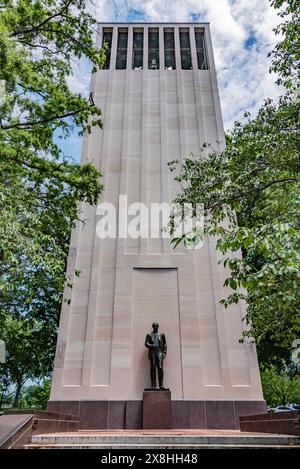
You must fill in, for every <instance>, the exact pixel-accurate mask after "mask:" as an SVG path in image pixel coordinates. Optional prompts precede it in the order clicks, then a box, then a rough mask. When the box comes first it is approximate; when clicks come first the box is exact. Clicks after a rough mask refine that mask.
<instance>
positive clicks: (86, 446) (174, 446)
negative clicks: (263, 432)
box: [24, 443, 300, 450]
mask: <svg viewBox="0 0 300 469" xmlns="http://www.w3.org/2000/svg"><path fill="white" fill-rule="evenodd" d="M24 448H25V449H146V450H147V449H258V448H264V449H265V448H267V449H268V448H269V449H272V448H276V449H300V445H290V444H281V445H279V444H276V445H275V444H272V445H262V444H257V445H250V444H233V443H228V444H219V445H217V444H195V445H186V444H152V445H151V444H135V445H132V444H121V445H120V444H110V445H109V446H108V445H107V444H94V443H91V444H88V443H85V444H82V443H78V444H76V443H73V444H66V443H65V444H60V443H56V444H55V443H54V444H34V443H31V444H28V445H25V446H24Z"/></svg>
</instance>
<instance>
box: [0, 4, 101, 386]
mask: <svg viewBox="0 0 300 469" xmlns="http://www.w3.org/2000/svg"><path fill="white" fill-rule="evenodd" d="M86 3H87V2H86V1H83V0H75V1H70V0H59V1H54V0H36V1H29V0H17V1H12V0H6V1H4V2H2V4H1V7H0V83H1V84H2V88H1V90H2V92H3V93H2V95H1V96H0V99H1V101H0V174H1V176H0V238H1V245H0V260H1V266H0V274H1V280H0V336H1V337H2V338H4V340H7V344H6V347H7V351H8V359H7V363H6V365H5V367H4V368H3V369H2V377H3V380H4V381H5V382H7V384H8V387H10V385H11V382H14V383H15V385H16V387H17V391H16V392H17V393H20V389H19V387H20V383H24V381H26V379H28V378H29V377H30V378H33V377H39V376H43V375H44V374H45V373H47V372H49V371H50V370H51V366H52V363H53V355H54V348H55V340H56V329H57V324H58V316H59V309H60V304H61V301H62V291H63V287H64V285H65V284H66V282H67V283H69V284H71V279H69V278H68V277H67V276H66V273H65V267H66V261H67V253H68V246H69V239H70V233H71V230H72V228H73V226H74V223H75V221H76V220H77V219H78V218H79V210H80V204H79V203H78V202H80V203H89V204H95V203H96V202H97V200H98V198H99V195H100V193H101V191H102V185H101V183H100V182H99V177H100V176H101V175H100V173H99V171H98V170H97V169H96V168H95V167H94V166H93V165H92V164H90V163H88V164H85V165H82V166H80V165H79V164H74V163H73V162H72V161H71V160H68V159H67V158H66V157H64V155H63V154H62V153H61V152H60V150H59V148H58V146H57V145H56V144H55V143H54V132H55V131H56V132H58V133H59V134H61V135H63V136H68V135H69V134H70V133H71V132H72V131H73V130H74V128H77V129H79V132H80V133H83V132H90V131H91V129H92V127H94V126H101V125H102V122H101V110H100V109H99V108H98V107H97V106H96V105H95V104H94V102H93V99H92V97H90V98H89V99H86V98H85V97H83V96H81V95H80V94H76V93H73V92H72V90H71V89H70V88H69V85H68V79H69V77H70V76H71V74H72V69H73V64H74V61H75V60H82V59H83V58H87V59H89V60H90V62H91V63H92V66H93V69H94V71H95V70H96V69H97V68H98V67H100V66H101V64H102V63H103V61H104V59H105V54H104V51H103V50H99V49H97V48H96V47H94V46H93V42H94V27H95V20H94V19H93V18H92V17H91V15H90V14H88V13H87V12H86ZM14 336H15V340H17V342H16V343H15V344H14V340H13V337H14ZM5 338H6V339H5ZM22 351H23V352H24V353H23V352H22Z"/></svg>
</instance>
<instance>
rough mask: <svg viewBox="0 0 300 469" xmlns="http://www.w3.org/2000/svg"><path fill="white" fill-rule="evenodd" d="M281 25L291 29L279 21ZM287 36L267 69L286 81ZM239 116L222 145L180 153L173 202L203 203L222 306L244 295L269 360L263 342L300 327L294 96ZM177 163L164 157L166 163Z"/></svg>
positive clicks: (275, 342)
mask: <svg viewBox="0 0 300 469" xmlns="http://www.w3.org/2000/svg"><path fill="white" fill-rule="evenodd" d="M282 3H283V2H274V5H275V4H276V5H277V6H278V5H279V4H282ZM287 4H288V8H287V11H289V12H291V11H294V12H295V13H296V11H298V10H299V4H298V3H296V2H294V1H290V2H287ZM293 9H294V10H293ZM293 18H294V16H293ZM279 30H280V31H283V32H284V31H290V28H289V26H288V24H285V25H284V26H281V27H280V26H279V28H278V31H279ZM289 37H290V36H289V35H286V36H285V38H284V40H283V41H282V43H281V44H279V45H277V46H276V48H275V51H274V62H273V69H274V70H275V69H276V71H277V72H279V73H281V74H282V76H283V80H284V82H287V81H289V80H292V74H293V70H294V67H295V65H294V64H295V61H296V56H297V54H298V51H296V49H295V48H294V45H291V47H290V48H288V43H289ZM283 50H288V55H287V57H286V58H285V59H284V57H285V56H284V55H281V57H282V59H283V60H286V63H285V66H284V64H283V63H281V66H280V67H279V66H278V64H277V60H279V55H278V54H280V53H281V52H280V51H283ZM276 64H277V65H276ZM289 83H290V82H289ZM291 88H292V87H291V86H290V91H291ZM245 117H246V119H247V120H246V122H245V123H244V124H241V123H239V122H236V123H235V125H234V128H233V129H232V131H231V132H229V133H228V135H227V136H226V148H225V149H224V151H220V152H216V151H214V150H213V148H212V146H211V145H204V147H203V148H202V152H201V155H200V156H199V157H197V156H196V157H189V158H187V159H185V160H184V162H183V165H182V167H181V169H180V174H179V175H178V176H177V178H176V179H177V180H179V181H181V182H182V186H183V190H182V193H181V194H179V195H178V197H177V198H176V202H177V203H192V204H196V203H203V204H204V207H205V216H206V226H205V231H204V233H205V234H206V235H211V236H217V237H218V242H217V249H219V250H220V251H221V252H222V253H223V254H224V255H225V256H226V257H225V258H224V260H223V263H224V266H225V267H227V268H228V269H229V271H230V277H229V278H228V279H227V280H226V282H225V285H226V286H229V287H230V288H231V293H230V295H229V296H228V298H223V299H222V300H221V303H223V304H224V305H225V307H227V306H228V305H229V304H231V303H237V302H238V301H240V300H246V302H247V314H246V317H245V320H246V322H247V323H248V325H251V327H250V328H249V329H248V330H247V332H246V333H245V334H247V335H252V336H254V337H255V339H256V342H257V345H258V352H259V353H260V351H261V357H260V358H262V359H264V360H267V361H268V359H269V358H268V357H267V355H268V352H266V351H267V349H268V343H269V342H271V343H272V349H273V351H274V353H276V354H279V355H281V357H282V356H284V355H286V350H287V349H288V348H289V347H291V344H292V341H293V340H294V339H296V338H298V337H299V332H300V315H299V311H300V294H299V292H300V288H299V287H300V256H299V252H300V251H299V247H300V245H299V242H300V241H299V240H300V237H299V235H300V232H299V228H300V226H299V216H298V214H299V202H300V201H299V182H300V178H299V174H300V158H299V156H300V155H299V148H300V139H299V100H298V99H297V97H296V96H295V94H294V93H292V92H289V93H287V94H286V95H285V96H282V97H281V98H280V99H279V101H278V103H273V102H272V101H271V100H266V101H265V103H264V104H263V105H262V107H261V108H260V110H259V112H258V115H257V117H255V118H251V116H250V115H249V114H247V113H246V115H245ZM177 166H178V162H176V161H175V162H171V163H170V167H171V170H174V169H175V167H177ZM193 235H194V236H191V235H189V236H188V237H182V238H178V239H175V240H173V244H174V245H176V244H178V243H179V242H180V241H182V240H183V241H185V242H186V243H189V244H193V243H196V242H197V241H198V238H199V233H197V231H195V232H194V234H193ZM238 251H241V252H242V257H241V256H237V255H236V254H235V253H236V252H238ZM260 345H261V348H260ZM269 351H270V350H269ZM282 354H283V355H282ZM273 359H275V362H276V357H273ZM271 361H272V360H271ZM277 361H278V360H277ZM278 363H281V360H279V361H278Z"/></svg>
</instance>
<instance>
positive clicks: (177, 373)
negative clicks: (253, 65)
mask: <svg viewBox="0 0 300 469" xmlns="http://www.w3.org/2000/svg"><path fill="white" fill-rule="evenodd" d="M98 37H99V44H98V45H99V46H100V47H101V46H102V43H104V42H105V43H107V44H108V51H107V59H106V64H105V66H104V67H103V69H102V70H99V71H98V72H97V73H96V74H95V75H94V76H93V77H92V83H91V91H92V92H93V96H94V100H95V102H96V104H97V105H98V106H99V107H101V108H102V110H103V122H104V125H103V130H100V129H94V130H93V132H92V134H91V135H89V136H87V137H86V138H85V142H84V148H83V154H82V162H83V163H86V162H92V163H93V164H94V165H95V166H96V167H97V168H98V169H99V170H101V172H102V174H103V182H104V185H105V192H104V194H103V197H102V200H101V202H109V203H111V204H113V205H114V206H115V207H116V208H117V211H118V210H119V209H120V207H119V195H120V194H123V195H124V194H125V195H127V201H128V205H130V204H132V203H135V202H143V203H144V204H146V205H147V206H149V205H150V204H151V203H154V202H156V203H162V202H171V201H172V200H173V199H174V197H175V195H176V194H177V193H178V192H179V190H180V187H179V186H178V183H176V182H174V176H173V174H172V173H170V172H169V170H168V167H167V162H168V161H170V160H174V159H178V160H181V159H183V158H184V157H186V156H188V155H189V153H190V152H194V153H199V151H200V148H201V146H202V144H203V143H204V142H211V143H213V144H214V145H215V146H216V145H218V144H217V143H216V142H222V141H224V134H223V124H222V116H221V109H220V102H219V94H218V86H217V79H216V71H215V65H214V59H213V51H212V44H211V36H210V32H209V25H208V24H207V23H176V24H169V23H159V24H153V23H136V24H132V23H113V24H110V23H109V24H108V23H105V24H100V25H99V35H98ZM81 218H82V219H84V220H85V223H84V224H82V223H79V224H78V225H77V227H76V229H75V230H74V232H73V234H72V238H71V245H70V255H69V262H68V272H69V274H70V275H71V277H73V278H74V288H73V289H72V291H66V292H65V296H66V297H68V298H71V303H70V304H69V305H68V304H64V305H63V308H62V313H61V320H60V328H59V334H58V342H57V353H56V360H55V368H54V374H53V384H52V391H51V398H50V401H49V403H48V409H49V410H53V411H60V412H65V413H69V414H78V415H80V422H81V423H80V425H81V427H82V428H141V422H142V401H141V400H142V395H143V389H144V388H145V387H147V386H149V384H150V382H149V362H148V358H147V350H146V349H145V346H144V340H145V334H146V333H147V332H148V331H149V328H150V329H151V324H152V323H153V322H154V321H157V322H158V323H159V325H160V330H161V331H162V332H164V333H165V335H166V337H167V342H168V355H167V357H166V359H165V361H164V374H165V383H166V386H167V387H168V388H170V390H171V392H172V414H173V427H174V428H237V425H238V417H239V415H247V414H250V413H259V412H261V411H265V402H264V400H263V396H262V390H261V383H260V376H259V369H258V363H257V356H256V350H255V345H254V344H250V343H247V341H245V342H244V343H243V344H241V343H239V338H240V337H241V334H242V331H243V324H242V316H243V314H244V312H243V311H242V309H241V306H240V305H232V306H231V307H230V308H229V309H228V310H225V309H224V308H223V306H222V305H220V303H219V300H220V299H221V298H222V297H224V295H226V291H225V289H224V287H223V282H224V279H225V278H226V277H227V275H228V272H226V270H225V269H224V268H223V266H222V265H219V264H218V260H219V257H218V253H217V251H216V249H215V242H214V240H213V239H207V240H206V241H205V243H204V246H203V247H202V248H201V249H198V250H195V251H192V250H186V249H185V248H184V247H180V246H179V247H178V248H176V249H175V250H174V249H173V248H172V247H171V246H170V242H169V240H168V239H164V238H163V237H159V238H155V239H154V238H151V237H148V238H136V239H132V238H129V237H128V238H124V237H116V238H107V239H99V237H98V236H97V231H96V227H97V222H98V218H99V216H98V214H97V208H96V207H90V206H88V205H83V206H82V213H81ZM75 269H78V270H80V271H81V275H80V277H79V278H77V277H75V276H74V270H75Z"/></svg>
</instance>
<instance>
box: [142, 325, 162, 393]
mask: <svg viewBox="0 0 300 469" xmlns="http://www.w3.org/2000/svg"><path fill="white" fill-rule="evenodd" d="M158 328H159V324H157V322H154V323H153V324H152V329H153V331H152V332H151V333H150V334H147V336H146V340H145V347H147V348H148V349H149V352H148V358H149V360H150V376H151V386H152V388H156V367H157V374H158V384H159V387H160V389H164V370H163V361H164V358H165V356H166V355H167V342H166V337H165V334H160V333H159V332H158Z"/></svg>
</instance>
